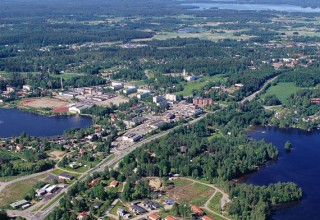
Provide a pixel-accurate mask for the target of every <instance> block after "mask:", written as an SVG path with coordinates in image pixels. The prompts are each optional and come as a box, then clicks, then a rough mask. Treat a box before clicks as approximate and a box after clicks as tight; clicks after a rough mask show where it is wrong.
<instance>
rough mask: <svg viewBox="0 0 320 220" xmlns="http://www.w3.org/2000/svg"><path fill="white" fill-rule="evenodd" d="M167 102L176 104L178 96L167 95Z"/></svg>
mask: <svg viewBox="0 0 320 220" xmlns="http://www.w3.org/2000/svg"><path fill="white" fill-rule="evenodd" d="M166 100H168V101H173V102H176V101H177V95H175V94H166Z"/></svg>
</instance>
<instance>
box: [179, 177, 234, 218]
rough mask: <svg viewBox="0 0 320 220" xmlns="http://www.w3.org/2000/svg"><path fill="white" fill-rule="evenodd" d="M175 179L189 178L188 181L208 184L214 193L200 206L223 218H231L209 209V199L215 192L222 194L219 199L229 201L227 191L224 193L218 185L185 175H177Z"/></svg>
mask: <svg viewBox="0 0 320 220" xmlns="http://www.w3.org/2000/svg"><path fill="white" fill-rule="evenodd" d="M177 179H184V180H189V181H192V182H193V183H199V184H202V185H205V186H208V187H210V188H212V189H214V190H215V191H214V193H213V194H212V196H211V197H210V198H209V199H208V201H207V202H206V203H205V204H204V206H203V207H202V208H204V209H207V210H209V211H210V212H212V213H214V214H215V215H218V216H220V217H221V218H223V219H226V220H231V219H230V218H228V217H226V216H223V215H221V214H220V213H217V212H215V211H213V210H211V209H210V208H209V204H210V201H211V200H212V198H213V197H214V196H215V195H216V193H217V192H220V193H221V194H222V198H221V200H220V201H222V200H224V201H227V202H230V199H229V195H228V194H227V193H225V192H224V191H222V190H221V189H219V188H218V187H216V186H214V185H212V184H208V183H203V182H200V181H198V180H194V179H189V178H186V177H177Z"/></svg>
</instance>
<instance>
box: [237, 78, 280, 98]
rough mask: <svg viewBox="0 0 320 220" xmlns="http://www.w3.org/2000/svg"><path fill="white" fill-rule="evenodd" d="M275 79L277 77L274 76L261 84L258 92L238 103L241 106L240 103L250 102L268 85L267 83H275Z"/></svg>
mask: <svg viewBox="0 0 320 220" xmlns="http://www.w3.org/2000/svg"><path fill="white" fill-rule="evenodd" d="M277 78H278V76H275V77H273V78H271V79H269V80H268V81H267V82H265V83H264V84H263V86H262V87H261V88H260V89H259V90H258V91H256V92H255V93H253V94H251V95H249V96H247V97H245V98H244V99H242V100H241V101H240V103H241V104H242V103H244V102H246V101H251V100H252V99H254V98H255V97H256V96H257V95H258V94H260V93H261V92H262V91H263V90H264V89H265V88H266V87H267V85H268V84H269V83H272V82H273V81H275V80H276V79H277Z"/></svg>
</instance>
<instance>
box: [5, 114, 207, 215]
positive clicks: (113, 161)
mask: <svg viewBox="0 0 320 220" xmlns="http://www.w3.org/2000/svg"><path fill="white" fill-rule="evenodd" d="M205 116H206V114H203V115H202V116H200V117H198V118H196V119H194V120H192V121H189V122H188V123H186V124H183V125H179V126H177V127H174V128H171V129H169V130H167V131H164V132H161V133H159V134H155V135H152V136H151V137H148V138H146V139H143V140H141V141H140V142H138V143H136V144H133V145H132V146H130V147H128V148H127V149H125V150H123V151H118V152H116V153H115V154H113V155H115V156H114V157H113V158H112V159H110V157H107V158H105V159H104V160H103V161H101V162H100V163H99V164H98V165H97V166H96V167H94V168H92V169H91V170H89V171H87V172H86V173H84V174H83V175H82V176H81V177H80V178H79V180H83V179H84V178H86V177H88V176H89V175H90V174H92V173H93V172H101V171H103V170H104V169H105V168H106V167H110V166H112V165H115V164H116V163H117V162H119V161H121V159H123V158H124V157H125V156H127V155H128V154H130V153H131V152H132V151H134V150H135V149H137V148H139V147H141V146H143V145H144V144H146V143H149V142H151V141H153V140H156V139H158V138H161V137H163V136H165V135H167V134H169V132H171V131H172V130H174V129H176V128H179V127H182V126H186V125H190V124H194V123H196V122H198V121H200V120H201V119H203V118H204V117H205ZM79 180H78V181H79ZM73 184H74V183H73ZM73 184H71V185H70V186H68V188H66V189H64V190H62V191H61V192H60V193H59V194H58V195H56V196H55V197H54V198H57V197H59V196H60V198H59V199H57V200H56V201H55V202H54V203H53V204H52V205H50V206H49V207H48V208H46V209H45V210H43V211H40V210H41V209H40V210H38V211H35V212H32V209H31V208H30V209H28V210H24V211H18V210H7V214H8V215H9V216H10V217H17V216H21V217H24V218H26V219H29V220H42V219H45V218H46V217H47V216H48V215H49V214H50V213H51V212H52V211H53V210H54V208H56V207H57V206H58V205H59V201H60V199H61V198H62V196H61V195H62V193H65V192H66V191H67V190H68V189H69V188H70V187H71V186H72V185H73ZM54 198H52V199H54Z"/></svg>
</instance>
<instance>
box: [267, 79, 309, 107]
mask: <svg viewBox="0 0 320 220" xmlns="http://www.w3.org/2000/svg"><path fill="white" fill-rule="evenodd" d="M301 89H303V88H301V87H298V86H296V85H295V84H294V83H290V82H289V83H287V82H280V83H278V84H277V85H275V86H271V87H270V88H269V89H268V90H267V92H266V93H265V94H263V95H261V98H264V97H265V96H267V95H276V96H277V97H278V99H279V100H280V101H281V102H282V103H283V102H285V101H286V99H287V98H288V97H289V96H290V95H291V94H293V93H295V92H297V91H299V90H301Z"/></svg>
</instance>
